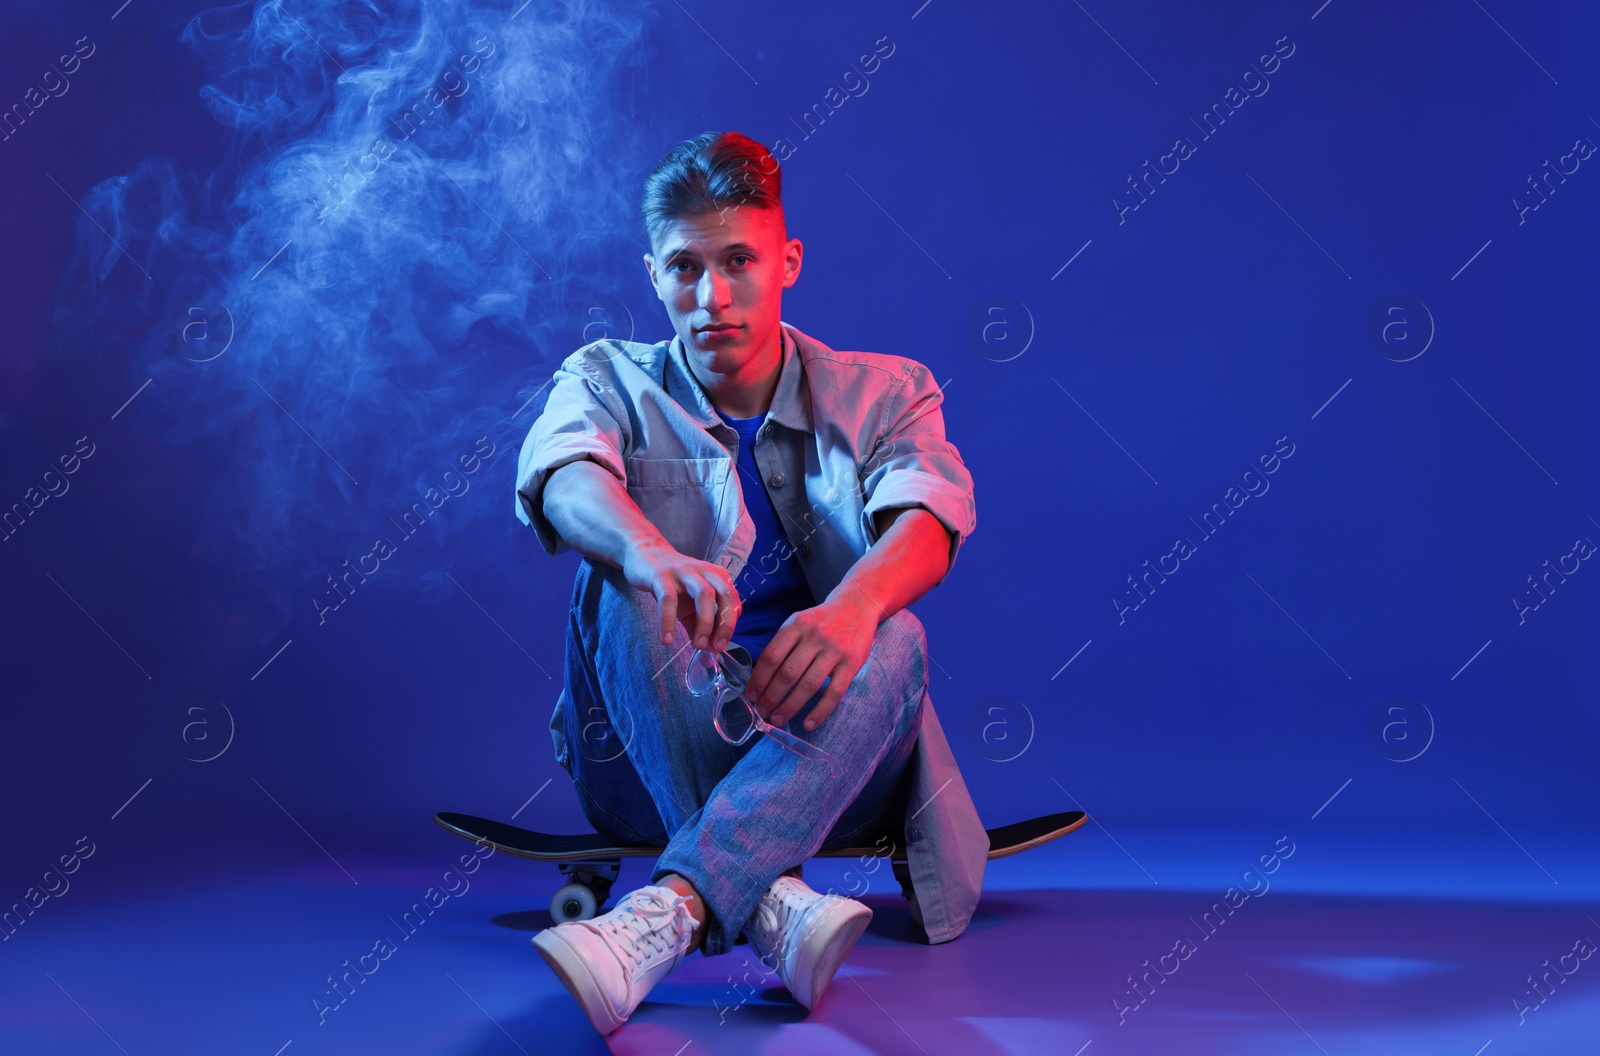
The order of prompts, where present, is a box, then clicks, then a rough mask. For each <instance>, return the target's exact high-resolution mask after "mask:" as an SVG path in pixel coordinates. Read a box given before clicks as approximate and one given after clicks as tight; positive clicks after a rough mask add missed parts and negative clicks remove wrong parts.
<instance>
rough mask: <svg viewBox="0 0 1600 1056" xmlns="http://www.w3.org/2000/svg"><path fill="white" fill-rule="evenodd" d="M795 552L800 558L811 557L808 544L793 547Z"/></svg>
mask: <svg viewBox="0 0 1600 1056" xmlns="http://www.w3.org/2000/svg"><path fill="white" fill-rule="evenodd" d="M795 552H796V553H798V554H799V555H800V556H801V557H810V556H811V546H810V544H809V543H801V544H800V545H799V546H797V547H795Z"/></svg>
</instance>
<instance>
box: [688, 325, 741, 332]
mask: <svg viewBox="0 0 1600 1056" xmlns="http://www.w3.org/2000/svg"><path fill="white" fill-rule="evenodd" d="M737 329H739V326H738V324H737V323H715V324H713V325H711V326H702V327H699V328H698V329H697V330H696V331H695V332H696V333H700V334H720V333H722V332H724V331H726V330H737Z"/></svg>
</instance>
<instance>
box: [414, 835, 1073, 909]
mask: <svg viewBox="0 0 1600 1056" xmlns="http://www.w3.org/2000/svg"><path fill="white" fill-rule="evenodd" d="M433 820H434V821H435V822H437V823H438V825H439V826H440V827H441V828H443V829H445V830H447V831H449V832H453V833H455V834H456V835H457V836H460V837H462V838H463V839H468V840H471V841H473V842H474V843H480V844H481V843H486V844H488V845H490V846H492V847H493V848H494V849H495V850H497V851H500V852H502V853H505V854H511V855H515V856H517V857H518V858H531V859H533V860H534V861H540V862H555V863H556V865H557V866H558V867H559V868H560V870H561V872H562V874H563V875H565V876H566V877H567V878H568V881H569V882H568V883H567V884H566V885H564V886H563V887H562V888H561V889H560V890H559V891H557V892H556V894H555V897H554V898H553V899H551V902H550V915H551V916H552V917H553V918H554V919H555V920H556V921H557V922H558V923H559V922H562V921H567V920H587V919H589V918H590V917H593V916H594V915H595V913H596V911H598V910H599V909H600V908H601V907H602V906H603V905H604V904H605V901H606V898H607V897H608V896H609V895H610V893H611V885H612V883H613V882H614V881H615V880H616V879H617V874H618V871H619V869H620V867H621V864H622V862H621V860H622V859H623V858H654V857H657V856H658V855H660V854H661V851H662V850H663V848H662V847H659V846H656V845H653V844H644V845H639V844H635V845H622V846H618V845H616V844H615V843H613V842H612V841H610V840H608V839H606V838H605V837H604V836H601V835H600V834H599V833H595V832H589V833H581V834H577V835H570V836H561V835H553V834H551V833H545V832H534V831H532V830H530V829H523V828H518V827H517V826H515V825H507V824H506V823H505V822H501V821H493V820H490V819H489V818H479V817H474V816H473V815H471V814H457V813H455V812H454V811H440V812H439V813H438V814H435V815H434V817H433ZM1088 820H1089V818H1088V815H1086V814H1085V813H1084V812H1083V811H1081V810H1067V811H1062V812H1060V813H1057V814H1046V815H1044V816H1043V817H1038V818H1029V819H1028V820H1027V821H1018V822H1013V823H1012V824H1010V825H1002V826H1000V827H999V828H996V829H989V830H987V831H988V834H989V857H990V858H991V859H993V858H1005V857H1007V856H1009V855H1013V854H1021V853H1022V852H1023V851H1027V850H1031V849H1033V848H1034V847H1038V846H1040V845H1042V844H1046V843H1049V842H1050V841H1051V840H1055V839H1059V838H1060V837H1062V836H1065V835H1066V834H1067V833H1069V832H1073V831H1075V830H1077V829H1080V828H1082V827H1083V825H1084V824H1085V823H1086V822H1087V821H1088ZM816 856H817V857H818V858H868V857H872V858H885V857H886V858H888V859H889V861H890V863H891V865H892V866H893V869H894V875H895V877H896V878H897V879H898V880H899V881H900V886H901V889H902V891H903V892H904V893H905V895H906V897H907V898H909V897H910V895H911V888H910V885H911V875H910V872H909V870H908V869H907V867H906V852H905V848H904V847H903V846H901V845H900V843H899V841H897V840H894V839H891V838H880V840H879V841H878V843H877V844H876V845H874V846H870V847H839V848H835V849H833V850H825V851H819V852H817V855H816Z"/></svg>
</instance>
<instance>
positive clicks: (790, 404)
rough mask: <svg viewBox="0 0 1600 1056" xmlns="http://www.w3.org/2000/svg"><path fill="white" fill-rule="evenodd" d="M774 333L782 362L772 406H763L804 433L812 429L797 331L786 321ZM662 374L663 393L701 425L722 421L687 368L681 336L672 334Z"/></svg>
mask: <svg viewBox="0 0 1600 1056" xmlns="http://www.w3.org/2000/svg"><path fill="white" fill-rule="evenodd" d="M778 332H779V335H780V337H779V340H780V342H781V344H782V348H783V365H782V366H781V367H779V374H778V387H777V389H776V390H774V391H773V394H772V406H771V407H769V408H767V417H768V418H770V419H772V420H773V421H775V422H777V423H778V424H779V425H785V426H788V427H789V428H790V429H795V430H798V431H800V432H805V433H810V432H814V431H815V430H814V427H813V425H812V418H811V392H810V389H809V388H808V387H807V385H806V379H805V361H804V356H802V355H801V353H800V340H799V337H798V331H796V330H795V329H794V328H793V327H791V326H790V325H789V324H788V323H785V322H782V321H780V322H779V323H778ZM662 377H663V387H664V388H665V389H666V390H667V395H669V396H671V397H672V398H673V399H674V400H676V401H678V403H679V404H680V405H681V406H682V407H683V408H684V409H685V410H686V411H688V412H689V416H690V417H691V418H693V419H694V420H695V421H697V422H699V423H700V425H701V427H702V428H704V429H707V430H709V429H711V428H712V427H713V426H716V425H725V424H726V423H725V421H724V420H723V417H722V415H721V414H720V413H718V411H717V408H716V407H715V405H713V404H712V402H711V400H710V398H709V397H707V396H706V390H705V389H704V388H703V387H701V385H700V379H699V378H696V377H695V376H694V371H692V370H690V369H689V361H688V357H687V355H686V354H685V352H684V347H683V339H682V338H680V337H677V336H676V335H674V336H673V338H672V342H671V344H670V345H669V346H668V349H667V364H666V369H665V370H664V371H663V372H662ZM729 428H732V427H731V426H729Z"/></svg>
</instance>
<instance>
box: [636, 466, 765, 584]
mask: <svg viewBox="0 0 1600 1056" xmlns="http://www.w3.org/2000/svg"><path fill="white" fill-rule="evenodd" d="M623 467H624V469H625V470H626V472H627V477H628V497H629V498H631V499H633V501H634V504H635V505H637V506H638V507H639V510H640V512H642V513H643V514H644V515H645V519H646V520H648V521H649V522H650V523H651V524H653V525H655V526H656V530H657V531H659V532H660V533H661V534H662V536H663V537H664V538H665V539H666V540H667V542H668V543H670V544H671V545H672V548H673V549H674V550H677V551H678V552H679V553H680V554H684V555H686V556H688V557H695V558H699V559H700V560H702V561H709V560H711V554H712V551H713V550H714V549H715V547H716V544H717V543H718V542H719V541H720V539H721V537H722V535H723V534H724V533H723V532H722V531H721V530H720V529H721V527H722V525H721V523H720V518H723V517H726V516H728V515H729V513H728V511H730V510H737V509H738V501H739V500H738V498H737V497H735V496H734V495H731V494H730V489H732V488H737V487H738V482H737V481H736V480H735V479H734V478H733V477H732V476H731V473H732V470H733V460H732V459H730V458H639V457H635V458H628V459H625V460H624V461H623Z"/></svg>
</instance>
